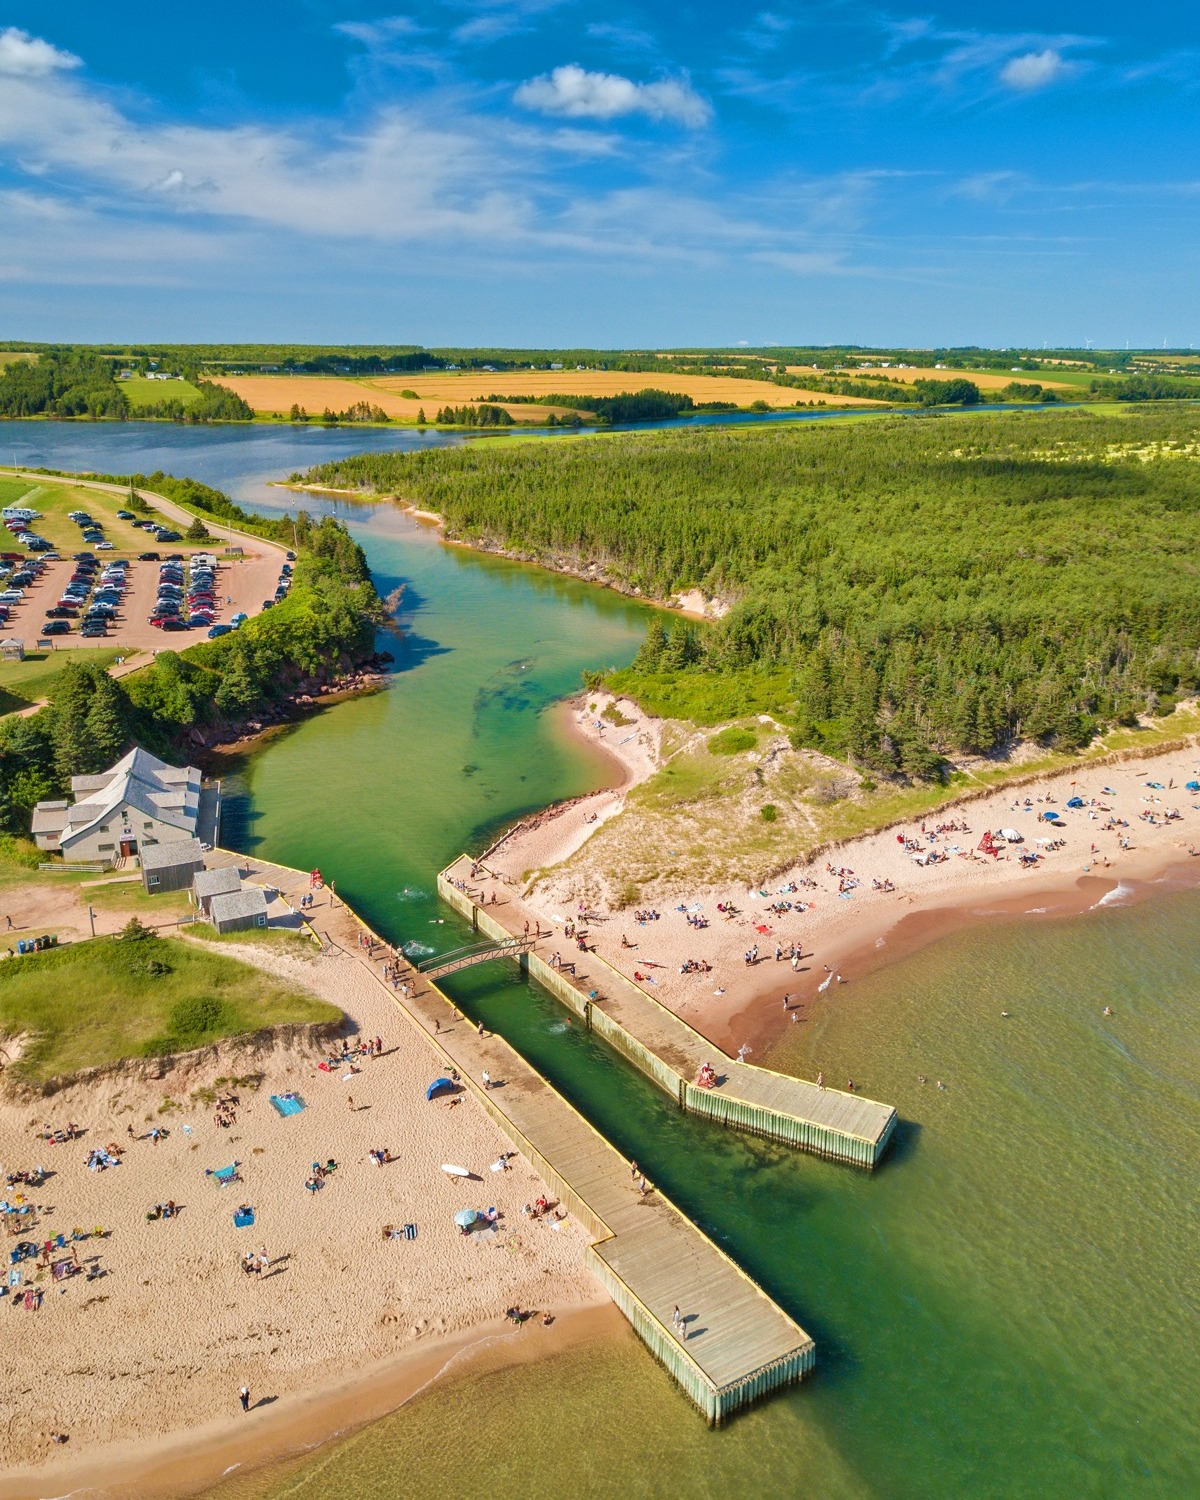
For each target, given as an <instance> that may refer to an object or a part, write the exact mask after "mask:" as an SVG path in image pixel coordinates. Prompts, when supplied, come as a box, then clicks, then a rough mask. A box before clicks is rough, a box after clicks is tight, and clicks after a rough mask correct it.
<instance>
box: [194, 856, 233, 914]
mask: <svg viewBox="0 0 1200 1500" xmlns="http://www.w3.org/2000/svg"><path fill="white" fill-rule="evenodd" d="M241 888H242V877H241V876H240V875H239V874H238V872H237V870H236V869H235V868H234V867H233V865H226V866H225V867H224V868H223V869H220V870H198V871H197V872H196V876H195V879H194V880H193V881H192V900H193V901H194V902H195V903H196V905H197V906H198V907H199V908H200V910H201V911H202V912H203V913H204V915H205V916H206V917H207V916H209V915H210V911H209V907H210V906H211V904H212V900H213V897H214V896H232V895H235V894H236V893H237V892H238V891H240V890H241Z"/></svg>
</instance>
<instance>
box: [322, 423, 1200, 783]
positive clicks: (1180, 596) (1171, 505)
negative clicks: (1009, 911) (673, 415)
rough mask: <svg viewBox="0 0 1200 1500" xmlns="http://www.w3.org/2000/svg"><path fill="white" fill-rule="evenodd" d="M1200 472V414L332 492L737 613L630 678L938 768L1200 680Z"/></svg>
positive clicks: (379, 475)
mask: <svg viewBox="0 0 1200 1500" xmlns="http://www.w3.org/2000/svg"><path fill="white" fill-rule="evenodd" d="M1198 457H1200V414H1198V413H1197V412H1196V411H1195V410H1194V409H1193V408H1191V407H1189V406H1184V405H1181V406H1177V407H1169V406H1166V405H1159V406H1156V407H1150V408H1145V409H1136V408H1130V409H1128V410H1126V411H1122V412H1120V413H1118V414H1113V415H1102V414H1100V413H1097V412H1089V411H1086V410H1076V411H1063V410H1059V411H1055V410H1054V409H1053V408H1050V409H1046V410H1039V411H1031V412H1013V413H1005V414H995V415H985V416H967V415H962V416H956V415H935V414H929V415H913V416H904V415H896V416H891V417H872V418H869V419H860V420H855V421H840V422H828V423H812V424H797V425H795V426H788V427H783V426H780V427H774V428H754V429H740V430H735V429H707V430H692V431H683V432H669V433H646V434H611V435H606V436H602V437H595V438H591V439H588V440H587V441H580V442H562V443H537V442H529V443H518V444H511V445H506V446H505V447H503V448H497V447H493V446H490V445H488V444H486V443H468V444H464V445H463V446H461V447H457V448H445V449H440V450H429V451H425V452H419V453H377V454H365V455H360V456H357V457H352V458H346V459H342V460H340V461H338V462H336V463H332V464H325V465H321V466H319V467H318V468H316V469H314V470H312V471H311V472H310V474H309V475H308V476H307V478H308V479H309V480H310V481H311V482H319V483H321V484H327V485H332V486H335V487H339V488H342V487H361V488H362V489H364V490H371V491H377V492H381V493H386V494H391V495H395V496H397V497H399V498H402V499H403V500H405V501H407V502H414V503H416V504H418V505H419V506H420V507H421V508H422V509H428V510H435V511H438V512H439V513H440V514H441V515H442V516H443V517H444V518H445V521H446V530H447V534H448V535H449V536H450V537H453V538H456V539H460V540H463V541H467V542H470V543H472V544H474V545H477V546H481V547H490V548H499V549H503V550H505V551H508V552H510V553H512V554H513V555H516V556H520V557H524V558H529V559H533V560H537V561H539V562H543V563H545V564H548V565H549V566H552V567H560V568H572V569H575V568H581V567H584V566H589V565H591V566H596V567H598V568H599V569H600V570H601V572H602V574H603V576H604V577H605V578H607V579H608V580H609V581H611V582H612V583H613V584H614V585H615V586H616V587H619V588H622V589H625V590H627V591H630V592H634V593H637V594H639V595H641V596H643V597H646V598H650V599H656V600H669V599H671V598H672V596H674V595H676V594H678V593H680V592H682V591H684V590H686V589H689V588H700V589H701V590H703V591H704V593H705V594H706V595H708V596H710V597H716V598H720V599H723V600H725V601H727V602H728V603H729V604H730V605H731V606H732V607H731V608H730V610H729V613H728V614H727V615H726V616H725V617H724V618H723V619H722V620H721V621H720V622H719V623H718V624H716V625H713V626H701V625H692V624H688V623H686V622H684V621H683V620H676V621H674V622H672V623H671V625H670V626H669V627H662V626H660V627H657V628H655V629H652V630H651V632H650V634H649V636H648V638H647V642H646V644H645V646H644V647H643V649H642V651H641V652H640V653H639V656H638V658H637V660H636V662H635V663H634V665H633V667H631V668H630V669H628V670H627V671H625V672H622V673H620V674H618V677H617V678H616V679H615V685H616V686H617V687H619V688H620V689H621V690H622V691H625V692H629V693H631V694H632V695H633V696H635V697H636V698H638V699H639V700H640V701H642V702H643V703H644V704H645V705H646V706H647V707H648V708H649V709H651V710H652V711H655V712H658V713H663V714H672V715H678V716H680V717H689V718H693V719H696V720H698V721H701V722H707V723H717V722H721V721H722V720H725V719H731V718H736V717H738V716H739V715H741V714H745V713H748V712H752V711H770V712H771V713H773V714H774V715H775V716H776V717H777V718H778V719H779V720H780V721H781V722H782V723H784V724H786V725H787V726H788V727H789V729H790V731H791V734H792V738H793V740H794V742H795V743H797V744H803V745H811V746H814V747H818V748H821V749H824V750H827V751H829V752H830V753H832V754H835V755H839V756H844V757H848V758H850V759H852V760H854V761H855V762H857V763H858V764H859V765H861V766H863V767H864V768H869V769H872V770H877V771H879V772H883V773H888V772H899V773H903V774H905V775H907V776H910V777H914V778H924V777H929V776H932V775H936V774H938V772H939V768H940V767H941V766H942V764H943V758H944V757H945V756H946V755H947V754H949V753H952V752H979V753H985V752H988V751H993V750H996V749H998V748H1000V747H1002V746H1004V745H1005V744H1006V743H1008V742H1009V741H1011V740H1013V739H1014V738H1018V737H1020V738H1027V739H1033V740H1038V741H1041V742H1044V743H1046V744H1053V745H1057V746H1060V747H1064V748H1073V747H1079V746H1082V745H1084V744H1086V743H1087V742H1088V741H1089V740H1090V739H1091V738H1092V737H1093V736H1094V735H1095V734H1096V733H1097V732H1098V731H1099V730H1100V729H1101V728H1102V727H1104V726H1105V725H1107V724H1111V723H1113V722H1128V721H1130V720H1132V719H1133V717H1134V716H1135V715H1137V714H1139V713H1144V712H1163V711H1165V710H1167V709H1169V708H1170V707H1171V706H1172V705H1173V703H1174V702H1175V701H1176V700H1177V699H1178V698H1180V697H1181V696H1183V695H1186V694H1191V693H1194V692H1195V691H1196V690H1197V687H1198V686H1200V463H1198Z"/></svg>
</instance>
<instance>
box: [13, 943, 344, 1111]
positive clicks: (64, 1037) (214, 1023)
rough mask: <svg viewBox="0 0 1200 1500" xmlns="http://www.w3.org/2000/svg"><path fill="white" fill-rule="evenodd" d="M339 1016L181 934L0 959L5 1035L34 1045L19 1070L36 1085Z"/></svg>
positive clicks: (16, 1068)
mask: <svg viewBox="0 0 1200 1500" xmlns="http://www.w3.org/2000/svg"><path fill="white" fill-rule="evenodd" d="M339 1015H340V1012H339V1011H338V1010H337V1009H336V1008H335V1007H334V1006H332V1005H327V1004H326V1003H325V1001H323V1000H318V999H316V998H315V997H314V996H311V995H308V994H305V993H304V992H303V991H301V990H298V989H296V988H295V987H293V986H290V985H286V984H282V983H279V982H278V981H277V980H274V979H272V978H271V977H270V976H269V975H266V974H264V973H262V972H261V970H259V969H255V968H252V967H251V966H250V965H249V964H244V963H240V962H239V961H238V960H236V959H233V958H227V957H226V956H225V955H224V954H222V953H210V952H207V951H205V950H203V949H201V948H198V947H196V946H194V945H193V944H190V943H188V942H187V941H186V939H183V938H160V937H155V936H151V935H145V936H140V937H137V938H133V939H130V938H126V937H121V938H98V939H96V940H95V941H93V942H85V943H76V944H74V945H72V946H71V947H68V948H57V949H51V950H48V951H47V952H45V953H37V954H33V955H30V956H29V957H25V958H14V959H9V960H6V961H5V962H4V963H0V1034H2V1035H3V1036H5V1037H10V1038H11V1037H26V1038H28V1039H29V1040H28V1041H27V1042H26V1044H25V1046H24V1047H23V1050H22V1053H21V1057H20V1060H19V1061H18V1062H16V1063H15V1064H14V1065H13V1069H12V1071H13V1073H14V1074H15V1075H16V1076H17V1077H19V1078H22V1079H25V1080H27V1081H28V1082H32V1083H39V1082H44V1081H45V1080H46V1079H48V1078H53V1077H55V1076H57V1075H59V1074H63V1073H73V1072H77V1071H78V1070H79V1069H80V1068H88V1067H96V1066H98V1065H100V1064H103V1063H112V1062H117V1061H119V1060H120V1059H121V1058H126V1057H157V1056H161V1055H164V1054H168V1053H175V1052H185V1051H188V1050H190V1049H191V1048H194V1047H201V1046H204V1045H206V1044H207V1043H210V1042H215V1041H218V1040H220V1039H221V1038H222V1037H228V1036H237V1035H240V1034H244V1033H247V1032H253V1031H260V1030H262V1029H263V1028H265V1027H268V1026H281V1025H284V1024H286V1023H288V1022H313V1021H336V1020H337V1019H338V1017H339Z"/></svg>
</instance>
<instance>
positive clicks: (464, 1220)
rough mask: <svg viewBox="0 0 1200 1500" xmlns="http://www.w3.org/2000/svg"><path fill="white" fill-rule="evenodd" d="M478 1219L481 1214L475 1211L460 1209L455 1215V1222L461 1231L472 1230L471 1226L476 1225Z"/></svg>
mask: <svg viewBox="0 0 1200 1500" xmlns="http://www.w3.org/2000/svg"><path fill="white" fill-rule="evenodd" d="M478 1217H479V1214H478V1212H477V1211H476V1210H475V1209H473V1208H460V1209H459V1211H458V1212H457V1213H456V1214H455V1215H454V1222H455V1223H456V1224H457V1225H458V1227H459V1228H460V1229H470V1227H471V1225H472V1224H474V1222H475V1220H476V1219H477V1218H478Z"/></svg>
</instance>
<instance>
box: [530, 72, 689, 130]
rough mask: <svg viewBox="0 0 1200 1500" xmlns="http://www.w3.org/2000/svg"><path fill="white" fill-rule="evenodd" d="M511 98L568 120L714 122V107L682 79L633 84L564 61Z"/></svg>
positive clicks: (665, 79) (540, 111) (541, 112)
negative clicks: (637, 117) (642, 118)
mask: <svg viewBox="0 0 1200 1500" xmlns="http://www.w3.org/2000/svg"><path fill="white" fill-rule="evenodd" d="M513 98H514V100H515V101H516V103H517V104H520V105H522V106H523V107H524V108H525V109H533V110H536V111H537V112H538V113H539V114H543V115H558V116H562V117H565V118H567V119H571V120H615V119H617V118H618V117H619V116H621V115H645V116H647V118H649V119H651V120H671V121H674V122H675V123H676V124H678V125H687V126H689V127H691V128H692V129H697V128H699V127H700V126H702V125H707V124H708V122H709V120H710V119H711V118H712V106H711V105H710V104H709V103H708V101H707V100H706V99H703V98H701V96H700V95H699V94H698V93H696V91H695V90H694V89H693V88H692V86H691V84H690V83H689V82H688V81H687V79H686V78H663V79H660V80H659V81H658V82H657V83H635V82H634V81H633V79H631V78H623V77H622V76H621V75H620V74H619V73H591V72H589V71H588V70H587V69H586V68H581V67H580V66H579V65H578V64H577V63H566V64H564V65H563V66H562V67H559V68H555V69H554V71H553V72H552V73H543V74H542V76H541V77H540V78H531V79H529V81H528V82H526V83H523V84H522V85H521V86H520V88H519V89H518V90H517V91H516V93H515V94H514V95H513Z"/></svg>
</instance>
